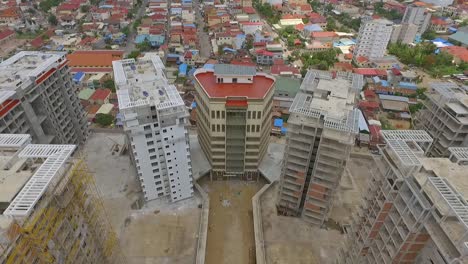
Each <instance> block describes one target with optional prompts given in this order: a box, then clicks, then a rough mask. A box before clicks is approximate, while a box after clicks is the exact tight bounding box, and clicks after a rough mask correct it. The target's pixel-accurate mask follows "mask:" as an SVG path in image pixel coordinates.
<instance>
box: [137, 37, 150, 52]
mask: <svg viewBox="0 0 468 264" xmlns="http://www.w3.org/2000/svg"><path fill="white" fill-rule="evenodd" d="M137 48H138V49H139V50H140V51H142V52H146V51H149V50H151V43H150V42H149V40H147V39H145V41H143V42H142V43H140V44H138V45H137Z"/></svg>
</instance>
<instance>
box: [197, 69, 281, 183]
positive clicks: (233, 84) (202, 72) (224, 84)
mask: <svg viewBox="0 0 468 264" xmlns="http://www.w3.org/2000/svg"><path fill="white" fill-rule="evenodd" d="M194 76H195V90H196V91H197V95H196V97H195V100H196V102H197V104H198V107H197V117H198V122H197V125H198V138H199V142H200V145H201V148H202V149H203V152H204V153H205V155H206V156H207V158H208V160H209V162H210V165H211V166H212V171H211V178H213V177H216V178H217V177H220V178H222V177H240V178H243V179H253V178H256V177H258V176H259V172H258V166H259V164H260V161H261V160H262V158H263V156H264V155H265V153H266V151H267V148H268V140H269V137H270V130H271V109H272V105H273V94H274V84H275V79H274V77H273V76H270V75H268V74H265V73H257V72H256V71H255V67H247V66H236V65H227V64H216V65H215V67H214V70H210V69H198V70H197V71H196V72H195V74H194Z"/></svg>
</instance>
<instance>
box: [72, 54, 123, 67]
mask: <svg viewBox="0 0 468 264" xmlns="http://www.w3.org/2000/svg"><path fill="white" fill-rule="evenodd" d="M122 58H123V51H120V50H117V51H110V50H90V51H75V52H74V53H72V54H68V55H67V59H68V61H69V64H68V65H69V66H70V67H71V68H74V67H112V61H114V60H120V59H122Z"/></svg>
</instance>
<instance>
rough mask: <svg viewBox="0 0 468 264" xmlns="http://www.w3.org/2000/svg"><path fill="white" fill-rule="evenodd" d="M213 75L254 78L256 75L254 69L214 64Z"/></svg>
mask: <svg viewBox="0 0 468 264" xmlns="http://www.w3.org/2000/svg"><path fill="white" fill-rule="evenodd" d="M214 74H215V75H247V76H254V75H256V74H257V71H256V70H255V67H250V66H239V65H230V64H216V65H215V66H214Z"/></svg>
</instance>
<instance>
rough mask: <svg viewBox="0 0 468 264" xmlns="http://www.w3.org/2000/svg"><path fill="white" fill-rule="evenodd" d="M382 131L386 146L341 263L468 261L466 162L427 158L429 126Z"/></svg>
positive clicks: (465, 153)
mask: <svg viewBox="0 0 468 264" xmlns="http://www.w3.org/2000/svg"><path fill="white" fill-rule="evenodd" d="M382 133H383V136H384V138H385V140H386V146H379V151H380V154H379V155H375V156H374V160H375V165H376V166H375V167H376V169H375V171H373V176H372V179H370V183H369V187H368V191H367V193H365V194H364V196H363V197H364V203H363V205H362V208H361V209H362V210H360V211H359V212H358V213H357V215H356V216H355V217H354V221H353V223H352V224H351V225H350V227H349V228H347V233H348V240H347V247H346V248H345V250H344V251H342V252H340V256H339V257H338V261H337V263H353V264H354V263H355V264H357V263H359V264H363V263H384V264H385V263H389V264H390V263H436V264H439V263H441V264H442V263H468V259H467V258H466V255H467V253H468V248H467V243H466V242H467V241H468V203H467V202H466V200H467V198H468V184H467V183H468V182H467V181H466V175H467V174H466V169H467V167H466V166H461V165H459V164H457V163H454V162H452V161H450V160H449V159H447V158H428V157H425V156H424V154H425V152H426V151H427V150H428V149H430V145H431V143H432V138H431V137H430V136H429V134H427V133H426V132H425V131H422V130H394V131H382ZM456 155H458V157H468V148H464V149H459V150H458V152H457V154H456ZM465 160H468V159H465Z"/></svg>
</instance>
